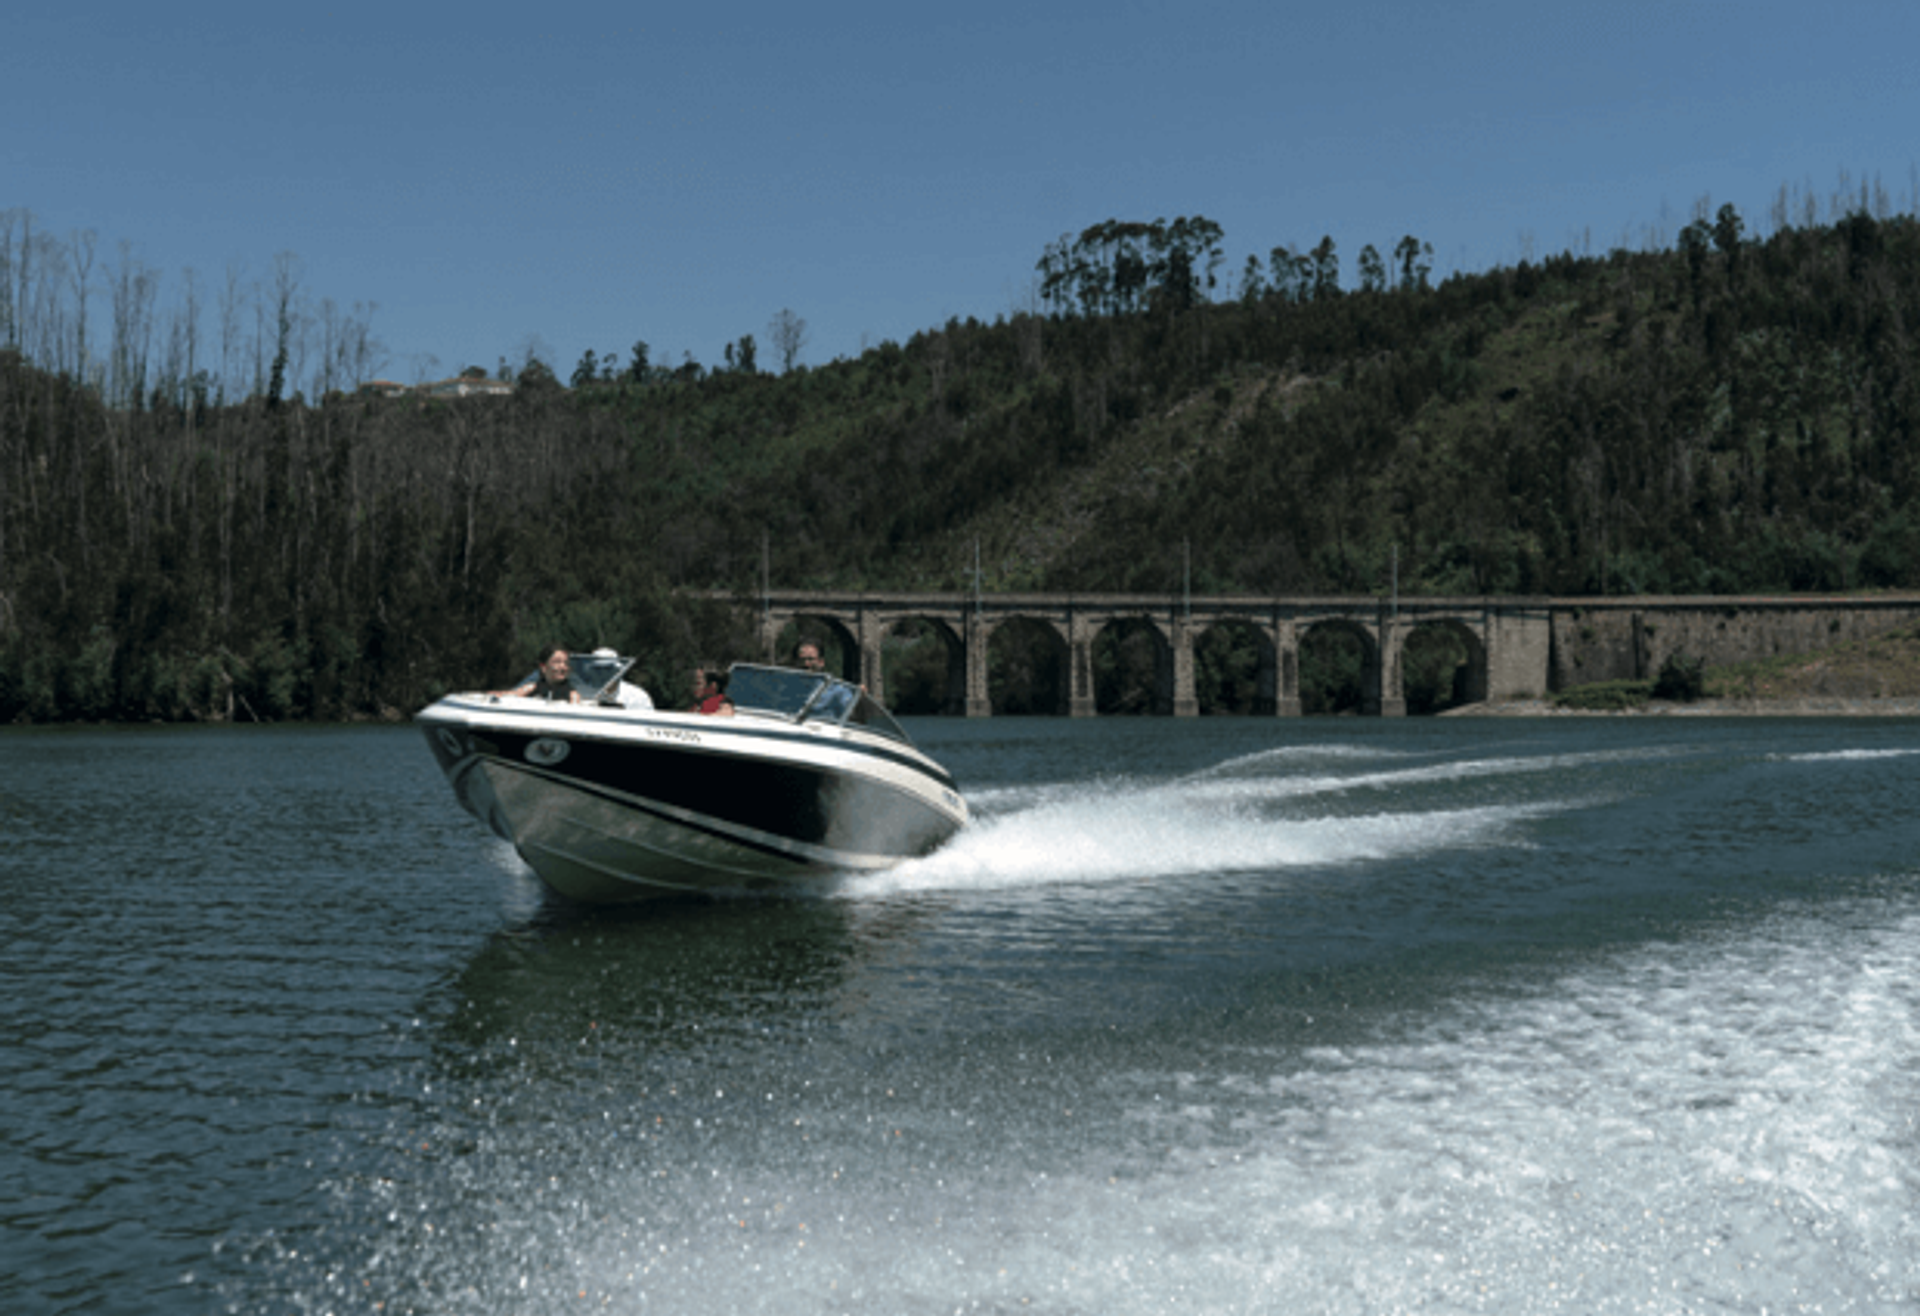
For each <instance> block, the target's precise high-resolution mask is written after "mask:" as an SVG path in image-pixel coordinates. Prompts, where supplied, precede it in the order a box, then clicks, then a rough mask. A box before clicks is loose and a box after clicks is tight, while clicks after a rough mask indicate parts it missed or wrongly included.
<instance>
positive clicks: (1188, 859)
mask: <svg viewBox="0 0 1920 1316" xmlns="http://www.w3.org/2000/svg"><path fill="white" fill-rule="evenodd" d="M912 730H913V731H914V734H915V735H916V736H917V737H918V738H919V739H920V741H921V743H922V744H923V745H924V746H925V747H927V748H928V749H930V750H931V751H932V752H933V753H934V754H936V756H938V757H940V758H941V759H942V760H943V761H945V762H946V763H947V764H948V766H949V767H951V768H952V769H953V771H954V773H955V775H956V776H957V777H958V778H959V779H960V781H961V783H962V785H963V787H964V788H965V789H966V790H967V793H968V796H969V799H970V800H971V801H972V803H973V805H974V808H975V812H976V821H975V823H974V825H973V826H971V827H970V828H969V829H968V830H967V831H966V832H965V833H963V834H962V835H961V836H960V837H959V838H958V839H957V840H956V841H955V842H954V843H953V844H952V845H950V846H949V847H948V848H946V849H945V850H943V851H941V852H940V853H938V854H936V855H934V856H931V857H929V858H928V859H925V860H923V861H919V862H916V863H912V864H909V865H906V866H904V867H902V868H899V869H896V870H894V871H892V872H890V873H887V874H882V875H877V876H862V877H850V878H848V879H847V880H845V881H844V882H843V883H841V884H840V885H839V886H838V887H836V888H835V889H834V890H832V891H831V892H830V893H828V894H826V895H824V896H821V897H818V898H812V899H806V900H782V899H766V900H756V901H751V902H746V903H729V904H724V905H709V904H671V905H663V906H660V907H657V908H653V909H649V910H646V911H643V912H638V913H633V912H625V913H619V914H607V913H597V914H596V913H584V912H580V911H569V910H565V909H561V908H558V907H556V906H554V905H552V904H550V903H549V902H547V901H545V900H544V899H543V898H542V896H541V893H540V890H539V888H538V886H537V885H536V884H535V883H534V881H533V880H532V878H531V877H530V875H529V874H528V873H527V871H526V870H525V868H524V867H523V866H522V865H521V864H520V862H519V860H518V859H517V858H516V857H515V856H514V855H513V854H512V852H511V850H510V849H509V848H508V847H506V846H504V845H503V844H501V843H500V842H498V841H496V840H494V839H493V838H491V837H490V836H488V835H487V834H485V833H484V832H483V831H482V830H481V829H480V828H479V826H478V825H477V824H476V823H474V822H473V821H472V820H471V819H469V818H468V817H467V816H466V815H465V814H463V813H461V812H460V811H459V810H458V808H457V807H456V806H455V805H454V803H453V799H452V796H451V793H450V792H449V791H448V790H447V789H446V787H445V785H444V783H443V782H442V781H441V780H440V779H439V778H438V776H437V774H436V773H435V772H434V770H433V768H432V764H431V759H430V757H429V756H428V754H427V752H426V749H425V747H424V746H423V745H421V744H420V743H419V741H418V738H417V734H416V733H414V732H413V731H411V730H410V729H384V728H381V729H376V728H361V729H279V728H224V729H198V730H179V729H137V730H133V729H129V730H62V731H10V732H6V733H4V734H0V895H3V896H4V901H3V902H0V993H4V999H5V1000H6V1001H7V1002H8V1020H9V1024H10V1027H9V1028H8V1029H7V1030H6V1032H5V1034H4V1035H3V1036H0V1091H4V1094H5V1103H4V1109H0V1310H6V1311H49V1312H64V1311H73V1312H80V1311H87V1312H174V1311H178V1312H183V1313H184V1312H195V1313H198V1312H206V1311H235V1312H280V1311H287V1312H319V1311H334V1312H348V1311H355V1312H359V1311H365V1312H372V1311H383V1312H396V1311H419V1312H482V1313H492V1312H550V1311H578V1310H594V1311H619V1312H706V1311H723V1310H725V1311H741V1312H751V1311H777V1312H811V1311H818V1312H837V1311H861V1312H866V1311H905V1312H919V1311H925V1312H936V1311H937V1312H950V1311H955V1310H961V1311H1042V1312H1062V1313H1065V1312H1074V1313H1081V1312H1084V1313H1127V1312H1161V1311H1173V1310H1179V1311H1209V1312H1282V1311H1285V1312H1390V1311H1423V1312H1453V1311H1462V1312H1467V1311H1504V1312H1537V1311H1547V1310H1555V1309H1564V1310H1569V1311H1583V1312H1639V1311H1662V1312H1670V1311H1671V1312H1677V1311H1721V1310H1740V1311H1750V1310H1760V1309H1762V1308H1765V1309H1769V1310H1801V1309H1806V1310H1814V1309H1818V1310H1823V1311H1829V1312H1832V1311H1874V1312H1895V1311H1914V1310H1920V1210H1916V1207H1917V1206H1920V1129H1917V1128H1916V1123H1915V1121H1916V1118H1920V986H1916V983H1920V976H1917V975H1916V969H1917V968H1920V859H1917V858H1916V856H1920V822H1916V818H1915V809H1916V805H1920V723H1915V722H1913V721H1895V720H1887V721H1863V720H1844V721H1843V720H1834V721H1820V720H1801V719H1794V720H1790V721H1787V720H1783V721H1767V720H1724V721H1722V720H1704V719H1671V720H1666V719H1621V720H1606V719H1593V720H1584V719H1583V720H1578V721H1574V720H1559V719H1556V720H1551V721H1543V722H1539V723H1531V722H1528V723H1516V722H1511V721H1500V722H1484V721H1482V722H1474V721H1467V720H1454V719H1445V720H1439V721H1428V720H1416V721H1405V722H1379V721H1355V720H1346V719H1342V720H1305V721H1276V720H1252V719H1244V720H1242V719H1206V720H1200V721H1180V722H1174V721H1167V720H1151V721H1148V720H1125V721H1123V720H1103V721H1078V722H1064V721H1055V720H1037V719H1021V720H1016V719H1004V720H997V721H983V722H962V721H944V720H943V721H923V722H919V723H916V724H913V726H912Z"/></svg>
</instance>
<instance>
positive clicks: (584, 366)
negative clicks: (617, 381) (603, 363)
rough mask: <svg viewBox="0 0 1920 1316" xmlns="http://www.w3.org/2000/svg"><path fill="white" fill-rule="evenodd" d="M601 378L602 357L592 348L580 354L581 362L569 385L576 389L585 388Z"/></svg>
mask: <svg viewBox="0 0 1920 1316" xmlns="http://www.w3.org/2000/svg"><path fill="white" fill-rule="evenodd" d="M599 377H600V356H599V354H598V353H596V352H595V351H594V350H593V349H592V348H591V347H589V348H588V349H587V350H586V351H584V352H582V353H581V354H580V360H579V362H578V363H577V364H576V365H575V366H574V367H573V374H572V376H571V377H570V378H569V379H568V380H567V383H568V384H570V385H571V386H573V387H574V388H585V387H586V386H587V385H588V384H591V383H593V382H594V380H596V379H598V378H599Z"/></svg>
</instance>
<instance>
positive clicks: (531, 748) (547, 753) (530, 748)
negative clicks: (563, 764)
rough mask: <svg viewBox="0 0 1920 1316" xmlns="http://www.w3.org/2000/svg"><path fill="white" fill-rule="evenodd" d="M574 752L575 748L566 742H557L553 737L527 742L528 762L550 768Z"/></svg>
mask: <svg viewBox="0 0 1920 1316" xmlns="http://www.w3.org/2000/svg"><path fill="white" fill-rule="evenodd" d="M572 752H573V746H572V745H569V744H568V743H567V742H566V741H564V740H555V739H554V738H553V737H551V736H542V737H540V739H538V740H530V741H528V742H527V762H529V763H534V764H538V765H539V766H540V767H543V768H550V767H552V766H553V765H554V764H556V763H558V762H560V761H561V760H562V759H564V758H566V756H567V755H568V754H571V753H572Z"/></svg>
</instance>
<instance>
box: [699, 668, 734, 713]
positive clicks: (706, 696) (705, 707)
mask: <svg viewBox="0 0 1920 1316" xmlns="http://www.w3.org/2000/svg"><path fill="white" fill-rule="evenodd" d="M693 711H694V712H696V713H708V714H719V715H720V716H722V717H730V716H732V715H733V701H732V700H731V699H729V698H727V674H726V673H725V672H716V671H714V670H713V669H711V668H707V667H696V668H694V669H693Z"/></svg>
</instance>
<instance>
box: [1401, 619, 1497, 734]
mask: <svg viewBox="0 0 1920 1316" xmlns="http://www.w3.org/2000/svg"><path fill="white" fill-rule="evenodd" d="M1399 647H1400V696H1401V698H1403V699H1405V700H1406V708H1407V712H1409V713H1415V714H1419V713H1438V712H1443V711H1445V710H1446V709H1449V708H1455V707H1458V706H1459V705H1462V704H1477V703H1481V702H1484V701H1485V699H1486V697H1487V687H1488V677H1487V646H1486V643H1485V641H1484V640H1482V639H1481V637H1480V635H1479V634H1478V633H1477V632H1476V631H1475V629H1474V628H1473V627H1472V626H1470V625H1468V624H1467V623H1466V622H1464V621H1462V620H1460V619H1459V618H1457V617H1435V618H1431V619H1428V620H1424V621H1420V622H1417V623H1416V624H1414V625H1412V626H1410V627H1408V628H1407V630H1406V633H1405V635H1404V636H1402V637H1401V639H1400V646H1399Z"/></svg>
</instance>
